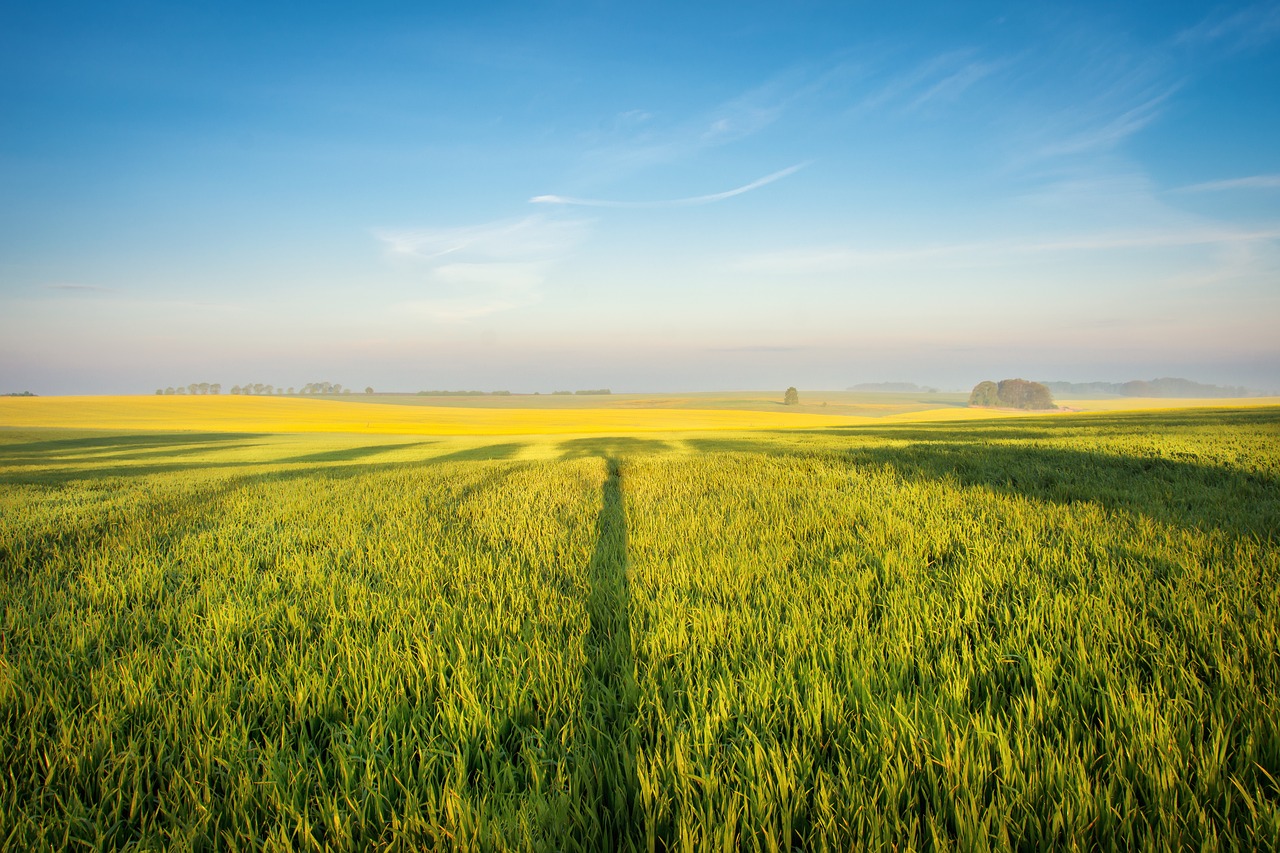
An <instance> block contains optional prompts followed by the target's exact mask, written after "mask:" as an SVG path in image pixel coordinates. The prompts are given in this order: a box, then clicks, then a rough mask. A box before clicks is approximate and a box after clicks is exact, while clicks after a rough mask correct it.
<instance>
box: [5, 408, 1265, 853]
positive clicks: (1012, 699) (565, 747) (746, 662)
mask: <svg viewBox="0 0 1280 853" xmlns="http://www.w3.org/2000/svg"><path fill="white" fill-rule="evenodd" d="M1278 439H1280V412H1277V411H1276V410H1274V409H1257V410H1253V411H1216V412H1177V413H1150V414H1134V415H1105V416H1103V415H1091V416H1060V417H1055V418H1052V419H1034V420H1025V419H1018V420H1008V421H1003V420H993V421H982V422H973V423H961V424H953V425H938V426H929V425H924V424H912V425H902V426H887V427H876V428H865V429H846V430H826V431H820V432H772V433H752V434H726V433H702V434H683V435H678V434H676V435H666V436H661V437H657V438H636V437H619V438H578V439H571V440H564V441H558V440H556V439H552V438H540V439H531V440H529V442H527V443H524V442H520V441H514V442H513V441H506V442H504V443H502V444H492V445H483V444H475V443H471V444H466V443H459V442H457V441H453V442H452V443H450V442H436V441H434V440H416V439H411V438H410V437H403V438H399V437H395V438H393V437H387V436H352V437H341V436H327V437H321V438H315V437H296V436H268V435H248V434H240V435H236V434H218V433H208V434H199V433H188V434H182V433H175V434H146V433H135V434H120V435H111V434H71V433H63V432H58V431H54V430H41V431H27V432H9V433H0V608H2V611H0V612H2V615H0V846H3V847H5V848H25V849H40V848H46V849H47V848H58V849H64V848H90V849H101V848H126V847H129V848H132V847H138V848H143V849H159V848H174V847H177V848H182V849H185V848H196V849H263V848H267V849H337V850H342V849H367V848H380V849H401V850H418V849H432V848H441V849H463V850H471V849H536V850H575V849H582V850H598V849H641V850H653V849H657V850H662V849H681V850H701V849H713V848H714V849H728V850H733V849H747V850H778V849H797V848H799V849H806V850H823V849H827V850H849V849H862V848H868V847H888V846H897V847H903V848H908V847H915V848H951V847H956V848H962V849H974V848H985V847H998V848H1004V847H1018V846H1020V847H1031V848H1043V847H1082V848H1083V847H1095V846H1096V847H1101V848H1105V849H1113V848H1120V847H1123V848H1129V847H1156V848H1164V847H1171V846H1188V847H1198V848H1204V849H1219V848H1225V849H1233V848H1242V847H1243V848H1272V847H1275V846H1276V844H1277V841H1276V839H1278V838H1280V784H1278V783H1277V779H1280V723H1278V722H1277V721H1278V720H1280V709H1278V708H1277V707H1276V704H1277V703H1276V697H1277V695H1280V548H1278V547H1277V545H1278V544H1280V543H1278V540H1280V442H1278V441H1277V440H1278Z"/></svg>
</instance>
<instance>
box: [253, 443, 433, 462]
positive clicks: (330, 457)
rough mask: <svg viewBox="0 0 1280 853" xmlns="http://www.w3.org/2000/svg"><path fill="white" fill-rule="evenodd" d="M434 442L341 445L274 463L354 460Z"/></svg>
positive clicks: (278, 460)
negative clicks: (357, 445) (359, 445)
mask: <svg viewBox="0 0 1280 853" xmlns="http://www.w3.org/2000/svg"><path fill="white" fill-rule="evenodd" d="M432 443H433V442H430V441H409V442H398V443H392V444H368V445H364V446H361V447H341V448H338V449H336V450H325V451H322V452H320V453H308V454H305V455H303V456H290V457H287V458H285V459H277V460H273V462H272V464H276V463H281V464H283V463H321V464H323V463H327V462H354V461H356V460H357V459H367V458H368V457H370V456H377V455H378V454H380V453H390V452H392V451H394V450H404V449H406V448H410V447H422V446H424V445H427V444H432Z"/></svg>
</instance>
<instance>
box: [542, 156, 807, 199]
mask: <svg viewBox="0 0 1280 853" xmlns="http://www.w3.org/2000/svg"><path fill="white" fill-rule="evenodd" d="M807 165H809V164H808V163H797V164H796V165H794V166H788V167H787V168H785V169H779V170H778V171H776V172H773V173H772V174H769V175H765V176H764V177H763V178H757V179H756V180H754V181H752V182H751V183H749V184H743V185H742V186H740V187H734V188H733V189H731V190H725V191H724V192H718V193H711V194H710V195H699V196H690V197H688V198H676V199H667V200H665V201H614V200H609V199H597V198H574V197H572V196H563V195H537V196H534V197H533V198H531V199H529V202H530V203H531V204H558V205H569V206H576V207H625V208H653V207H693V206H696V205H700V204H711V203H712V202H717V201H723V200H725V199H727V198H733V197H734V196H739V195H743V194H744V193H749V192H751V191H752V190H757V189H760V187H764V186H768V185H769V184H772V183H773V182H774V181H780V180H782V179H783V178H785V177H788V176H789V175H794V174H795V173H796V172H798V171H800V170H801V169H803V168H804V167H805V166H807Z"/></svg>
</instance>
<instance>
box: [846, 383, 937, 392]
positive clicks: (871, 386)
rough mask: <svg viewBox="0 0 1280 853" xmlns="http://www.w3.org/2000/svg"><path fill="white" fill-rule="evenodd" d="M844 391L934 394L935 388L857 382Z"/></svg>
mask: <svg viewBox="0 0 1280 853" xmlns="http://www.w3.org/2000/svg"><path fill="white" fill-rule="evenodd" d="M845 390H846V391H880V392H883V393H885V394H891V393H893V394H936V393H938V389H937V388H930V387H929V386H928V385H917V384H916V383H914V382H859V383H858V384H857V385H850V386H849V387H848V388H846V389H845Z"/></svg>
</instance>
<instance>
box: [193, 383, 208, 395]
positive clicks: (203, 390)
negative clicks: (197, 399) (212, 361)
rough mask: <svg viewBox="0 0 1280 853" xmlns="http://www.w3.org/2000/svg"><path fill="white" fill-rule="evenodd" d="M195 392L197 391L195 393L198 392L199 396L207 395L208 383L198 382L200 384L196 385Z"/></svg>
mask: <svg viewBox="0 0 1280 853" xmlns="http://www.w3.org/2000/svg"><path fill="white" fill-rule="evenodd" d="M196 390H197V391H199V392H200V393H201V394H208V393H209V383H208V382H200V383H197V384H196Z"/></svg>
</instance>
